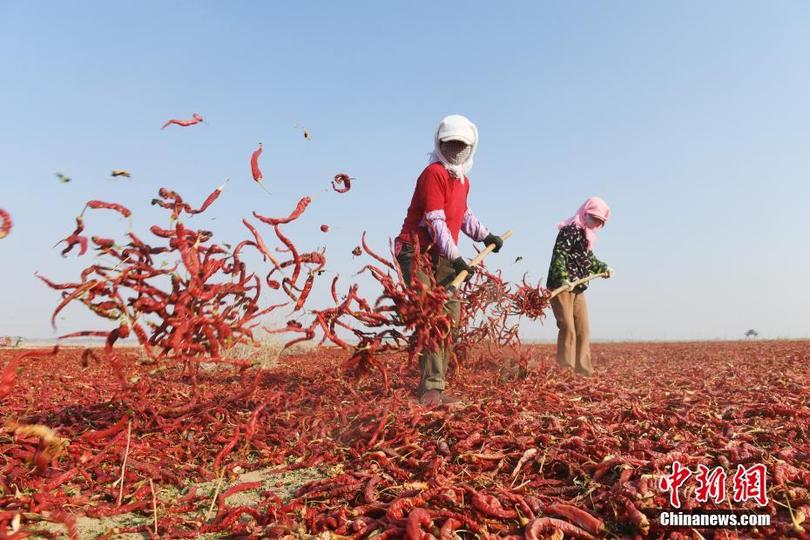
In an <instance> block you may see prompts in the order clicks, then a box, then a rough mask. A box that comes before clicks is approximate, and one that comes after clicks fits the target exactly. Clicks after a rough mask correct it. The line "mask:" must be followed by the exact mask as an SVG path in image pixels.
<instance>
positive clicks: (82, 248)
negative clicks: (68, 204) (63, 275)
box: [53, 216, 87, 257]
mask: <svg viewBox="0 0 810 540" xmlns="http://www.w3.org/2000/svg"><path fill="white" fill-rule="evenodd" d="M82 231H84V219H82V217H81V216H76V228H75V229H74V230H73V232H72V233H70V236H68V237H67V238H65V239H64V240H60V241H59V242H57V243H56V245H54V246H53V247H56V246H58V245H59V244H61V243H62V242H66V243H67V246H65V249H63V250H62V257H64V256H65V255H67V254H68V253H70V252H71V251H72V250H73V246H75V245H77V244H78V245H79V257H81V256H82V255H84V254H85V253H87V237H86V236H82V235H81V234H80V233H81V232H82Z"/></svg>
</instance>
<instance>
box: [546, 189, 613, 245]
mask: <svg viewBox="0 0 810 540" xmlns="http://www.w3.org/2000/svg"><path fill="white" fill-rule="evenodd" d="M588 214H591V215H593V216H596V217H598V218H601V219H602V221H604V222H605V223H607V220H608V217H610V207H608V205H607V203H606V202H605V201H604V200H603V199H602V198H601V197H590V198H589V199H588V200H587V201H585V202H584V203H582V206H580V207H579V210H577V213H576V214H574V215H573V216H572V217H570V218H568V219H566V220H565V221H562V222H560V223H559V224H558V225H557V228H558V229H562V228H563V227H565V226H566V225H571V224H572V223H573V224H574V225H576V226H577V227H579V228H580V229H584V230H585V239H586V240H587V242H588V249H593V246H594V245H595V244H596V229H594V228H591V227H588V226H587V225H586V223H587V221H586V220H585V216H587V215H588Z"/></svg>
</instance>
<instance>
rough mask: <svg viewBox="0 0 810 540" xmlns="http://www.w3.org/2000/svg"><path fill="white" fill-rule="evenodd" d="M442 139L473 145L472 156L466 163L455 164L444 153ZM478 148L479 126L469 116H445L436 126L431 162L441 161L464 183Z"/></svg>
mask: <svg viewBox="0 0 810 540" xmlns="http://www.w3.org/2000/svg"><path fill="white" fill-rule="evenodd" d="M442 141H463V142H465V143H467V144H469V145H470V146H472V151H471V152H470V157H469V158H467V161H465V162H464V163H459V164H458V165H453V164H452V163H450V162H449V161H447V159H446V158H445V157H444V156H443V155H442V152H441V150H440V149H439V143H440V142H442ZM476 148H478V128H476V127H475V124H473V123H472V122H470V121H469V119H467V117H465V116H461V115H460V114H451V115H450V116H445V117H444V118H442V120H441V122H439V126H438V127H437V128H436V136H435V137H434V140H433V152H431V153H430V157H429V162H430V163H441V164H442V165H444V167H445V169H447V170H448V171H449V172H450V174H451V175H453V176H455V177H456V178H458V179H459V180H460V181H461V182H462V183H464V177H465V176H466V175H467V174H468V173H469V172H470V169H472V166H473V156H475V149H476Z"/></svg>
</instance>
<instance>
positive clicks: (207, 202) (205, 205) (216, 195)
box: [189, 184, 225, 214]
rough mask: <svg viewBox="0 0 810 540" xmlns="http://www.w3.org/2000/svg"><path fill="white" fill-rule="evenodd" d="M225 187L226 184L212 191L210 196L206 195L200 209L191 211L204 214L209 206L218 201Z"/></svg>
mask: <svg viewBox="0 0 810 540" xmlns="http://www.w3.org/2000/svg"><path fill="white" fill-rule="evenodd" d="M223 189H225V184H222V185H221V186H219V187H218V188H217V189H215V190H214V191H212V192H211V194H210V195H209V196H208V197H206V199H205V201H203V203H202V206H200V208H199V210H191V211H190V212H189V213H190V214H202V213H203V212H205V211H206V210H208V207H209V206H211V205H212V204H213V203H214V201H216V200H217V199H218V198H219V195H220V194H221V193H222V190H223Z"/></svg>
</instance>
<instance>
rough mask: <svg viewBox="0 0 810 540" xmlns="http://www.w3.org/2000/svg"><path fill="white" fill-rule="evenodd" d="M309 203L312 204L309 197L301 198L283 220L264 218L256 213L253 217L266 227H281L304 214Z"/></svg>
mask: <svg viewBox="0 0 810 540" xmlns="http://www.w3.org/2000/svg"><path fill="white" fill-rule="evenodd" d="M311 202H312V198H311V197H302V198H301V200H300V201H298V204H296V205H295V209H294V210H293V211H292V213H291V214H290V215H289V216H287V217H285V218H271V217H266V216H262V215H261V214H257V213H256V212H253V215H254V216H256V218H257V219H259V220H261V221H262V222H263V223H267V224H268V225H283V224H285V223H289V222H291V221H295V220H296V219H298V218H299V217H301V214H303V213H304V210H306V209H307V206H309V203H311Z"/></svg>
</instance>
